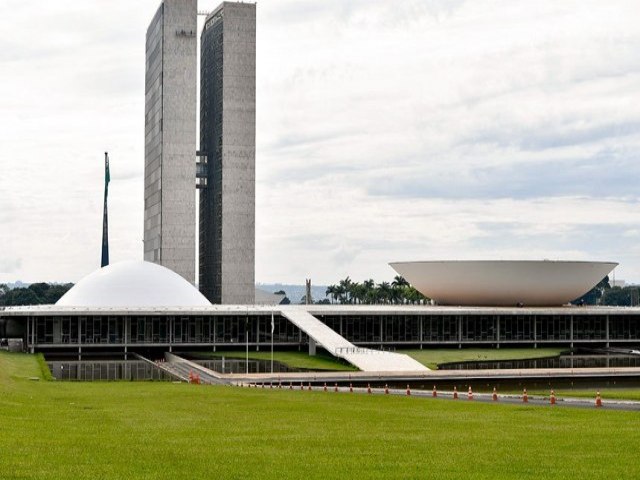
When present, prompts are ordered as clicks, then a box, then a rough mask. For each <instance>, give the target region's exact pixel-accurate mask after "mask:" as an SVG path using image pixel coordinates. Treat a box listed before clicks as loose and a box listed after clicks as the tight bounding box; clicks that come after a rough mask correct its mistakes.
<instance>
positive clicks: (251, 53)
mask: <svg viewBox="0 0 640 480" xmlns="http://www.w3.org/2000/svg"><path fill="white" fill-rule="evenodd" d="M223 8H224V24H223V26H224V52H223V53H224V62H223V112H222V123H223V126H222V131H223V137H224V139H223V143H222V145H223V146H222V197H223V201H222V219H223V223H222V255H223V258H222V303H230V304H235V303H253V302H254V297H255V171H256V170H255V156H256V146H255V145H256V6H255V4H246V3H230V2H225V3H224V4H223Z"/></svg>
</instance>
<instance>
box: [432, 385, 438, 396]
mask: <svg viewBox="0 0 640 480" xmlns="http://www.w3.org/2000/svg"><path fill="white" fill-rule="evenodd" d="M431 395H432V396H433V397H434V398H435V397H437V396H438V391H437V390H436V386H435V385H434V386H433V393H432V394H431Z"/></svg>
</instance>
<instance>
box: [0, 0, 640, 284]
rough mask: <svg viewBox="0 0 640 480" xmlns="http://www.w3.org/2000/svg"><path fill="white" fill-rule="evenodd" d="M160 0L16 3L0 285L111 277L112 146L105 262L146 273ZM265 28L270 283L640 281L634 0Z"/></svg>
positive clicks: (456, 4)
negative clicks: (430, 266) (425, 265)
mask: <svg viewBox="0 0 640 480" xmlns="http://www.w3.org/2000/svg"><path fill="white" fill-rule="evenodd" d="M158 4H159V1H158V0H144V1H142V0H140V1H131V0H109V1H107V0H99V1H98V0H65V1H56V2H49V1H44V0H41V1H26V0H2V2H1V3H0V282H4V281H15V280H18V279H21V280H23V281H38V280H46V281H74V282H75V281H77V280H79V279H80V278H81V277H82V276H84V275H85V274H87V273H89V272H91V271H93V270H94V269H95V268H97V267H99V263H100V240H101V224H102V218H101V210H102V194H103V190H102V186H103V184H102V182H103V152H104V150H105V149H108V150H109V152H110V156H111V178H112V183H111V185H110V198H109V200H110V204H109V213H110V218H109V222H110V244H111V260H112V261H118V260H125V259H141V258H142V228H143V225H142V218H143V169H144V138H143V134H144V64H145V57H144V54H145V52H144V48H145V32H146V28H147V25H148V23H149V21H150V20H151V18H152V16H153V14H154V13H155V10H156V9H157V6H158ZM216 4H217V2H213V1H210V0H206V1H205V0H200V7H199V8H200V9H201V10H210V9H212V8H213V7H215V5H216ZM257 16H258V19H257V22H258V24H257V34H258V38H257V41H258V46H257V55H258V65H257V152H256V168H257V186H256V187H257V198H256V205H257V208H256V219H257V226H256V281H258V282H291V283H302V282H303V280H304V278H309V277H310V278H312V279H313V281H314V283H317V284H321V283H333V282H335V281H337V280H338V279H340V278H344V276H346V275H350V276H351V277H352V278H354V279H356V280H360V281H361V280H363V279H364V278H369V277H373V278H375V279H376V280H378V281H380V280H384V279H390V278H392V277H393V275H394V272H393V270H392V269H391V268H390V267H389V266H388V265H387V263H388V262H390V261H397V260H419V259H475V258H478V259H490V258H497V259H518V258H523V259H543V258H548V259H579V260H587V259H588V260H613V261H618V262H620V266H619V267H618V268H617V269H616V278H618V279H626V280H627V281H635V282H640V208H638V207H639V206H640V189H639V185H638V184H639V180H640V153H639V152H640V28H639V27H638V19H640V2H638V1H637V0H629V1H624V0H607V1H603V0H601V1H589V0H577V1H568V0H563V1H558V0H552V1H543V0H537V1H535V2H533V1H514V0H504V1H484V0H473V1H467V2H465V1H453V0H442V1H429V0H415V1H414V0H402V1H395V2H392V1H389V0H385V1H377V0H366V1H365V0H348V1H347V0H322V1H320V0H317V1H301V0H295V1H293V0H263V1H261V2H260V3H259V4H258V7H257Z"/></svg>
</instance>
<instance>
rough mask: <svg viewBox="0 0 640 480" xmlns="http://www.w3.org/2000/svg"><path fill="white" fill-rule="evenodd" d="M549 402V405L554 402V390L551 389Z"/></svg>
mask: <svg viewBox="0 0 640 480" xmlns="http://www.w3.org/2000/svg"><path fill="white" fill-rule="evenodd" d="M549 403H550V404H551V405H555V404H556V392H554V391H553V390H551V395H550V396H549Z"/></svg>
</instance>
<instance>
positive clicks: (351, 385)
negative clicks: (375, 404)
mask: <svg viewBox="0 0 640 480" xmlns="http://www.w3.org/2000/svg"><path fill="white" fill-rule="evenodd" d="M349 392H351V393H353V384H352V383H350V384H349Z"/></svg>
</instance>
